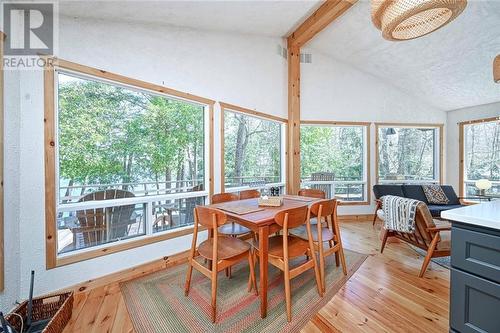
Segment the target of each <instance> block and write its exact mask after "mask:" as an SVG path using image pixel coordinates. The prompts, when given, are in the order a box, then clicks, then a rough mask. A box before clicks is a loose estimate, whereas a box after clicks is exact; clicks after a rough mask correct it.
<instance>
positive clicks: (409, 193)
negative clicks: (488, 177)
mask: <svg viewBox="0 0 500 333" xmlns="http://www.w3.org/2000/svg"><path fill="white" fill-rule="evenodd" d="M441 188H442V189H443V192H444V193H445V194H446V196H447V197H448V200H450V202H449V203H448V204H447V205H433V204H429V202H428V201H427V198H426V197H425V194H424V190H423V189H422V185H385V184H383V185H382V184H379V185H373V194H375V198H376V199H380V198H381V197H383V196H384V195H396V196H398V197H405V198H410V199H416V200H420V201H422V202H424V203H425V204H426V205H427V207H429V211H430V212H431V214H432V216H433V217H441V212H442V211H445V210H448V209H453V208H460V207H463V206H464V205H462V204H461V203H460V199H459V198H458V196H457V194H456V193H455V190H454V189H453V187H452V186H451V185H441ZM379 208H380V207H379V205H378V204H377V209H379ZM376 215H377V214H376V211H375V216H376ZM375 218H376V217H375ZM374 222H375V219H374Z"/></svg>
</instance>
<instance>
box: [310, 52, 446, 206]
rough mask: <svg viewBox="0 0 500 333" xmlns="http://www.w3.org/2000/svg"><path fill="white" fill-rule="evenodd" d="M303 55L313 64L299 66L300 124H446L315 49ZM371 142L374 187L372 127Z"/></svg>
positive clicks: (433, 110) (400, 93)
mask: <svg viewBox="0 0 500 333" xmlns="http://www.w3.org/2000/svg"><path fill="white" fill-rule="evenodd" d="M303 52H307V53H312V64H302V66H301V106H300V108H301V119H303V120H332V121H360V122H403V123H435V124H436V123H440V124H444V123H446V112H444V111H441V110H438V109H436V108H434V107H432V106H429V105H427V104H425V103H423V102H422V101H420V100H419V99H418V98H416V97H414V96H411V95H408V94H407V93H405V92H403V91H401V90H399V89H398V88H396V87H395V86H392V85H390V84H388V83H386V82H384V81H382V80H381V79H379V78H377V77H375V76H373V75H371V74H368V73H366V72H362V71H360V70H358V69H356V68H354V67H352V66H350V65H348V64H346V63H343V62H341V61H338V60H336V59H333V58H331V57H329V56H327V55H324V54H322V53H321V52H318V51H316V50H314V49H307V50H304V51H303ZM445 131H446V126H445ZM370 141H371V147H370V152H371V156H370V157H371V161H370V167H371V172H370V173H371V185H373V184H374V183H375V127H374V125H372V126H371V140H370ZM445 147H446V144H445ZM370 191H371V189H370ZM372 198H373V195H372ZM374 209H375V206H374V205H364V206H344V207H340V208H339V214H370V213H373V210H374Z"/></svg>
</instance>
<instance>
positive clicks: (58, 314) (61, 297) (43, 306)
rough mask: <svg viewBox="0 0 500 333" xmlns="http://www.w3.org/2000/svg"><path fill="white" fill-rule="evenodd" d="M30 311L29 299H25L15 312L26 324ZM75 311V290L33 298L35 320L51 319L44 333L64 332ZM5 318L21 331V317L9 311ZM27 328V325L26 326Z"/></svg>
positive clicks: (33, 316)
mask: <svg viewBox="0 0 500 333" xmlns="http://www.w3.org/2000/svg"><path fill="white" fill-rule="evenodd" d="M27 311H28V301H24V302H22V303H21V304H19V306H18V307H16V308H15V309H14V311H13V312H15V313H17V314H19V315H20V316H21V317H22V318H23V319H24V323H25V325H26V318H27ZM72 311H73V292H68V293H63V294H56V295H48V296H43V297H37V298H34V299H33V315H32V318H33V319H32V320H33V322H37V321H40V320H47V319H49V320H50V321H49V323H48V324H47V326H46V327H45V328H44V329H43V331H42V333H62V331H63V330H64V328H65V327H66V324H67V323H68V321H69V320H70V318H71V314H72ZM5 319H7V321H8V322H9V323H10V324H11V325H12V327H14V328H15V329H16V331H18V332H20V331H21V319H20V318H19V317H18V316H15V315H13V314H12V313H9V314H8V315H7V316H6V317H5ZM25 328H26V327H25Z"/></svg>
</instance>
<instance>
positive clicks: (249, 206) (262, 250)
mask: <svg viewBox="0 0 500 333" xmlns="http://www.w3.org/2000/svg"><path fill="white" fill-rule="evenodd" d="M282 198H283V204H282V205H281V206H278V207H273V206H259V199H258V198H252V199H244V200H237V201H229V202H223V203H217V204H211V205H208V207H211V208H216V209H220V210H222V211H224V213H225V214H226V215H227V217H228V220H229V221H232V222H233V221H234V222H236V223H238V224H240V225H242V226H244V227H247V228H248V229H250V230H252V231H253V232H254V233H255V234H257V235H258V239H259V296H260V315H261V317H262V318H265V317H266V316H267V286H268V247H269V235H270V234H273V233H276V232H278V231H280V230H281V229H282V227H281V226H280V225H278V224H277V223H275V221H274V216H275V215H276V214H277V213H279V212H281V211H283V210H288V209H291V208H297V207H303V206H310V205H312V204H313V203H314V202H316V201H319V200H320V199H318V198H311V197H303V196H295V195H285V196H283V197H282Z"/></svg>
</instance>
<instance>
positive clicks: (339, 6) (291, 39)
mask: <svg viewBox="0 0 500 333" xmlns="http://www.w3.org/2000/svg"><path fill="white" fill-rule="evenodd" d="M357 1H358V0H327V1H325V2H324V3H323V4H322V5H321V6H320V7H319V8H318V9H317V10H316V11H315V12H314V13H313V14H312V15H311V16H309V17H308V18H307V19H306V20H305V21H304V22H303V23H302V24H301V25H300V26H299V27H298V28H297V29H296V30H295V31H294V32H293V33H292V34H291V35H290V36H288V47H290V46H298V47H301V46H302V45H304V44H305V43H307V42H308V41H310V40H311V39H312V38H313V37H314V36H316V34H317V33H318V32H320V31H321V30H323V29H324V28H326V27H327V26H328V25H329V24H330V23H332V22H333V21H335V20H336V19H337V18H338V17H339V16H341V15H342V14H344V13H345V12H346V11H347V10H348V9H349V8H351V7H352V5H354V4H355V3H356V2H357Z"/></svg>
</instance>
